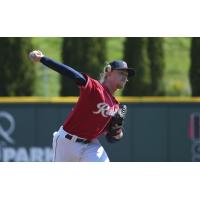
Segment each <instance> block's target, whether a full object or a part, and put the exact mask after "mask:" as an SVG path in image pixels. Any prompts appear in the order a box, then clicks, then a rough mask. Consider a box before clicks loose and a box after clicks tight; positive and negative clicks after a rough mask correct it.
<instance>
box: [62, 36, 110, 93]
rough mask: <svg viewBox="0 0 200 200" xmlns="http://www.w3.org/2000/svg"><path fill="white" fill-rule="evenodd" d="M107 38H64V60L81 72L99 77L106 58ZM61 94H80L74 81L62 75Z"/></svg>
mask: <svg viewBox="0 0 200 200" xmlns="http://www.w3.org/2000/svg"><path fill="white" fill-rule="evenodd" d="M106 55H107V51H106V39H105V38H97V37H92V38H91V37H90V38H89V37H88V38H83V37H81V38H78V37H76V38H75V37H72V38H69V37H68V38H64V40H63V46H62V58H63V62H64V63H66V64H67V65H69V66H72V67H73V68H74V69H76V70H78V71H79V72H84V73H86V74H88V75H89V76H91V77H92V78H95V79H98V78H99V74H100V72H101V71H102V70H103V67H104V66H103V65H104V62H105V60H106ZM61 85H62V87H61V91H60V94H61V96H64V95H68V96H74V95H79V90H78V88H77V86H76V85H75V84H74V82H72V81H69V79H68V78H66V77H61Z"/></svg>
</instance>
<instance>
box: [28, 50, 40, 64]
mask: <svg viewBox="0 0 200 200" xmlns="http://www.w3.org/2000/svg"><path fill="white" fill-rule="evenodd" d="M42 56H43V54H42V52H41V51H37V50H35V51H31V52H30V53H29V58H30V60H31V61H33V62H37V61H40V59H41V57H42Z"/></svg>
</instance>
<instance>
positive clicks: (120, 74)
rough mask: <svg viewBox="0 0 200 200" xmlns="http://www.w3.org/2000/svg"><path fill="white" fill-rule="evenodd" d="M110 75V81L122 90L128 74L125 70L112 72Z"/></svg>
mask: <svg viewBox="0 0 200 200" xmlns="http://www.w3.org/2000/svg"><path fill="white" fill-rule="evenodd" d="M111 73H112V74H111V76H112V81H113V82H114V84H116V88H117V89H122V88H124V86H125V85H126V82H127V81H128V72H127V71H126V70H113V71H112V72H111Z"/></svg>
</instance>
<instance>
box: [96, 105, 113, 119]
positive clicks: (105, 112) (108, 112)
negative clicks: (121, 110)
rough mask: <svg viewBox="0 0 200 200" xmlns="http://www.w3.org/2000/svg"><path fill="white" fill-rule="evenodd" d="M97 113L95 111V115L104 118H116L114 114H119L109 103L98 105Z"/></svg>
mask: <svg viewBox="0 0 200 200" xmlns="http://www.w3.org/2000/svg"><path fill="white" fill-rule="evenodd" d="M97 109H98V110H97V111H93V113H94V114H99V113H101V115H102V116H103V117H108V116H114V114H115V113H116V112H117V110H114V108H111V107H110V106H109V105H108V104H107V103H104V102H102V103H98V104H97Z"/></svg>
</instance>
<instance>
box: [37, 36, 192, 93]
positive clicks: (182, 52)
mask: <svg viewBox="0 0 200 200" xmlns="http://www.w3.org/2000/svg"><path fill="white" fill-rule="evenodd" d="M123 42H124V38H122V37H121V38H112V37H110V38H108V46H107V48H108V58H107V60H108V61H110V60H113V59H122V58H123ZM33 43H34V46H35V48H36V49H40V50H42V51H43V52H44V54H45V55H47V56H49V57H52V58H54V59H55V60H57V61H61V62H62V60H61V45H62V38H56V37H53V38H52V37H45V38H33ZM164 50H165V62H166V69H165V75H164V83H165V87H166V91H167V95H168V96H189V95H190V93H191V91H190V85H189V79H188V70H189V65H190V59H189V50H190V38H180V37H179V38H165V43H164ZM36 67H37V68H38V70H37V84H36V90H35V91H36V92H35V95H36V96H58V95H59V89H60V85H59V77H60V75H58V74H57V73H56V72H54V71H52V70H49V69H48V68H46V67H44V66H42V65H41V64H38V66H36Z"/></svg>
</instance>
